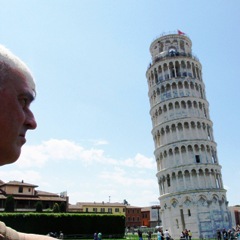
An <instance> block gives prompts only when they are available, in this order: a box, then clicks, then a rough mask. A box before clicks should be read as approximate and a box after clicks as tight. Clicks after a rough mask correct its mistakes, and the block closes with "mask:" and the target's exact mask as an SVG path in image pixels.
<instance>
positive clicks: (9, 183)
mask: <svg viewBox="0 0 240 240" xmlns="http://www.w3.org/2000/svg"><path fill="white" fill-rule="evenodd" d="M4 185H6V186H25V187H34V188H35V187H38V186H37V185H34V184H30V183H25V182H23V181H22V182H19V181H9V182H8V183H3V184H2V186H4Z"/></svg>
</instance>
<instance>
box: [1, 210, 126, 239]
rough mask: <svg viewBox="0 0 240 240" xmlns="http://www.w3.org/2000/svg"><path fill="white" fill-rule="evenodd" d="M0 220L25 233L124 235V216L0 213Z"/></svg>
mask: <svg viewBox="0 0 240 240" xmlns="http://www.w3.org/2000/svg"><path fill="white" fill-rule="evenodd" d="M0 221H2V222H4V223H5V224H6V225H7V226H8V227H11V228H13V229H15V230H17V231H20V232H25V233H36V234H47V233H49V232H60V231H62V232H64V234H93V233H94V232H102V233H103V234H104V235H105V234H109V235H111V234H118V235H119V236H124V230H125V216H123V215H112V214H111V215H110V214H109V215H107V214H105V215H104V214H71V213H0Z"/></svg>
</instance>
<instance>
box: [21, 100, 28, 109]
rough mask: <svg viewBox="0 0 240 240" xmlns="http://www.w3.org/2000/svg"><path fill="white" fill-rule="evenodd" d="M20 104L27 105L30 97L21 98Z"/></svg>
mask: <svg viewBox="0 0 240 240" xmlns="http://www.w3.org/2000/svg"><path fill="white" fill-rule="evenodd" d="M19 102H20V104H21V105H22V107H26V106H27V104H28V99H27V98H21V99H19Z"/></svg>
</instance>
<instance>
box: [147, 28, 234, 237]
mask: <svg viewBox="0 0 240 240" xmlns="http://www.w3.org/2000/svg"><path fill="white" fill-rule="evenodd" d="M150 52H151V56H152V61H151V63H150V65H149V67H148V69H147V72H146V77H147V81H148V88H149V91H148V96H149V101H150V107H151V109H150V115H151V119H152V136H153V140H154V144H155V151H154V155H155V158H156V163H157V180H158V184H159V192H160V197H159V200H160V206H161V218H162V221H163V229H166V228H167V229H168V230H169V231H170V234H171V236H172V237H173V238H178V237H179V235H180V233H181V231H182V230H184V229H190V230H191V231H192V233H193V238H203V237H205V238H211V237H215V235H216V231H217V229H222V228H226V229H228V228H229V227H230V226H231V217H230V214H229V211H228V201H227V198H226V190H225V189H224V188H223V181H222V174H221V166H220V165H219V161H218V157H217V146H216V142H215V141H214V137H213V123H212V121H211V119H210V116H209V104H208V101H207V99H206V94H205V85H204V82H203V79H202V66H201V63H200V62H199V60H198V58H197V57H196V56H194V55H193V53H192V42H191V40H190V38H189V37H188V36H186V35H185V34H183V33H181V32H179V33H173V34H168V35H162V36H160V37H159V38H157V39H156V40H154V41H153V42H152V44H151V45H150ZM206 54H207V53H206Z"/></svg>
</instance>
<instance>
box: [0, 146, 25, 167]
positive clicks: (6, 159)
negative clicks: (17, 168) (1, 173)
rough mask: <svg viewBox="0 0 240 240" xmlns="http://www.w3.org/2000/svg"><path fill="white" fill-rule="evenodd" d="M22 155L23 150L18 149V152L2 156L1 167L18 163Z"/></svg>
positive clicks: (0, 158)
mask: <svg viewBox="0 0 240 240" xmlns="http://www.w3.org/2000/svg"><path fill="white" fill-rule="evenodd" d="M20 153H21V149H18V150H17V151H12V152H11V153H10V154H6V155H5V156H0V166H3V165H7V164H11V163H14V162H16V161H17V160H18V158H19V156H20Z"/></svg>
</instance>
